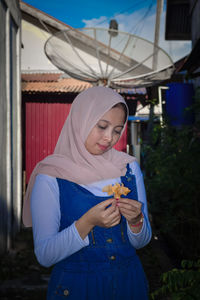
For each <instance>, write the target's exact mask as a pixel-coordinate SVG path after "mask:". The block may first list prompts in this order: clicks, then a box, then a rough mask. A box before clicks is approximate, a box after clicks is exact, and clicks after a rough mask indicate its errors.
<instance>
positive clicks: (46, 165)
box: [23, 87, 135, 227]
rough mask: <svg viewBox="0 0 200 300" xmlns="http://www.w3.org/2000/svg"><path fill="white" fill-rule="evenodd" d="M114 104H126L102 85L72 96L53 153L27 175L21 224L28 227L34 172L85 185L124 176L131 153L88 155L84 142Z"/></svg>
mask: <svg viewBox="0 0 200 300" xmlns="http://www.w3.org/2000/svg"><path fill="white" fill-rule="evenodd" d="M117 103H124V104H125V105H126V103H125V101H124V99H123V97H122V96H120V95H119V94H118V93H116V92H115V91H113V90H112V89H110V88H106V87H92V88H89V89H87V90H86V91H84V92H82V93H80V94H79V95H78V96H77V97H76V98H75V100H74V102H73V104H72V106H71V110H70V113H69V115H68V117H67V119H66V121H65V123H64V126H63V128H62V130H61V133H60V136H59V138H58V142H57V144H56V147H55V150H54V153H53V154H52V155H49V156H47V157H46V158H45V159H44V160H42V161H41V162H39V163H38V164H37V165H36V167H35V168H34V170H33V172H32V174H31V177H30V180H29V184H28V187H27V190H26V195H25V199H24V206H23V223H24V225H25V226H27V227H29V226H32V218H31V210H30V197H31V192H32V188H33V185H34V182H35V177H36V176H37V175H38V174H47V175H49V176H52V177H56V178H62V179H66V180H69V181H72V182H75V183H77V184H89V183H92V182H96V181H100V180H104V179H109V178H117V177H120V176H123V175H125V173H126V165H127V163H130V162H132V161H133V160H135V158H134V157H133V156H130V155H128V154H126V153H124V152H119V151H117V150H115V149H113V148H112V149H110V150H108V151H107V152H105V153H104V154H102V155H92V154H90V153H89V152H88V151H87V150H86V148H85V145H84V144H85V141H86V139H87V137H88V135H89V133H90V131H91V130H92V128H93V127H94V126H95V125H96V124H97V122H98V121H99V119H100V118H101V117H102V116H103V115H104V114H105V113H106V112H107V111H109V110H110V109H111V108H112V107H113V106H114V105H116V104H117ZM126 107H127V106H126ZM127 111H128V108H127Z"/></svg>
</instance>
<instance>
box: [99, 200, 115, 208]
mask: <svg viewBox="0 0 200 300" xmlns="http://www.w3.org/2000/svg"><path fill="white" fill-rule="evenodd" d="M115 201H116V200H115V199H114V198H111V199H107V200H104V201H102V202H101V203H99V207H100V208H102V209H106V207H108V206H109V205H111V204H112V203H113V202H115Z"/></svg>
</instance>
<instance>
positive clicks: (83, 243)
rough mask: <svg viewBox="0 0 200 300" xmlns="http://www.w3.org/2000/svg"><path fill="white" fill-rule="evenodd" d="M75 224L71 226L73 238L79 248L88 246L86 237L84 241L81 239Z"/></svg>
mask: <svg viewBox="0 0 200 300" xmlns="http://www.w3.org/2000/svg"><path fill="white" fill-rule="evenodd" d="M75 222H76V221H74V223H73V224H72V225H71V226H72V233H73V234H74V235H75V237H76V238H77V241H78V242H79V244H80V246H82V247H86V246H88V245H89V238H88V235H87V236H86V237H85V238H84V240H83V239H82V238H81V236H80V234H79V232H78V230H77V228H76V225H75Z"/></svg>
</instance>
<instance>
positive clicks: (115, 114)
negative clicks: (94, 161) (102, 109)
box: [85, 107, 125, 155]
mask: <svg viewBox="0 0 200 300" xmlns="http://www.w3.org/2000/svg"><path fill="white" fill-rule="evenodd" d="M124 120H125V112H124V110H123V108H122V107H114V108H111V109H110V110H109V111H108V112H107V113H105V115H103V116H102V117H101V119H100V120H99V121H98V122H97V124H96V125H95V126H94V128H93V129H92V130H91V132H90V133H89V135H88V137H87V139H86V141H85V147H86V149H87V150H88V152H90V153H91V154H93V155H100V154H103V153H105V152H106V151H108V150H109V149H111V148H112V147H113V146H114V145H115V144H116V143H117V142H118V140H119V138H120V136H121V131H122V129H123V127H124Z"/></svg>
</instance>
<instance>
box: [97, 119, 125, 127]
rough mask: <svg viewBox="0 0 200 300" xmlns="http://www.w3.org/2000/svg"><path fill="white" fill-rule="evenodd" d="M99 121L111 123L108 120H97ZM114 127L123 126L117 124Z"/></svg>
mask: <svg viewBox="0 0 200 300" xmlns="http://www.w3.org/2000/svg"><path fill="white" fill-rule="evenodd" d="M99 122H106V123H107V124H111V123H110V122H109V121H108V120H99ZM115 127H122V128H123V127H124V125H117V126H115Z"/></svg>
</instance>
